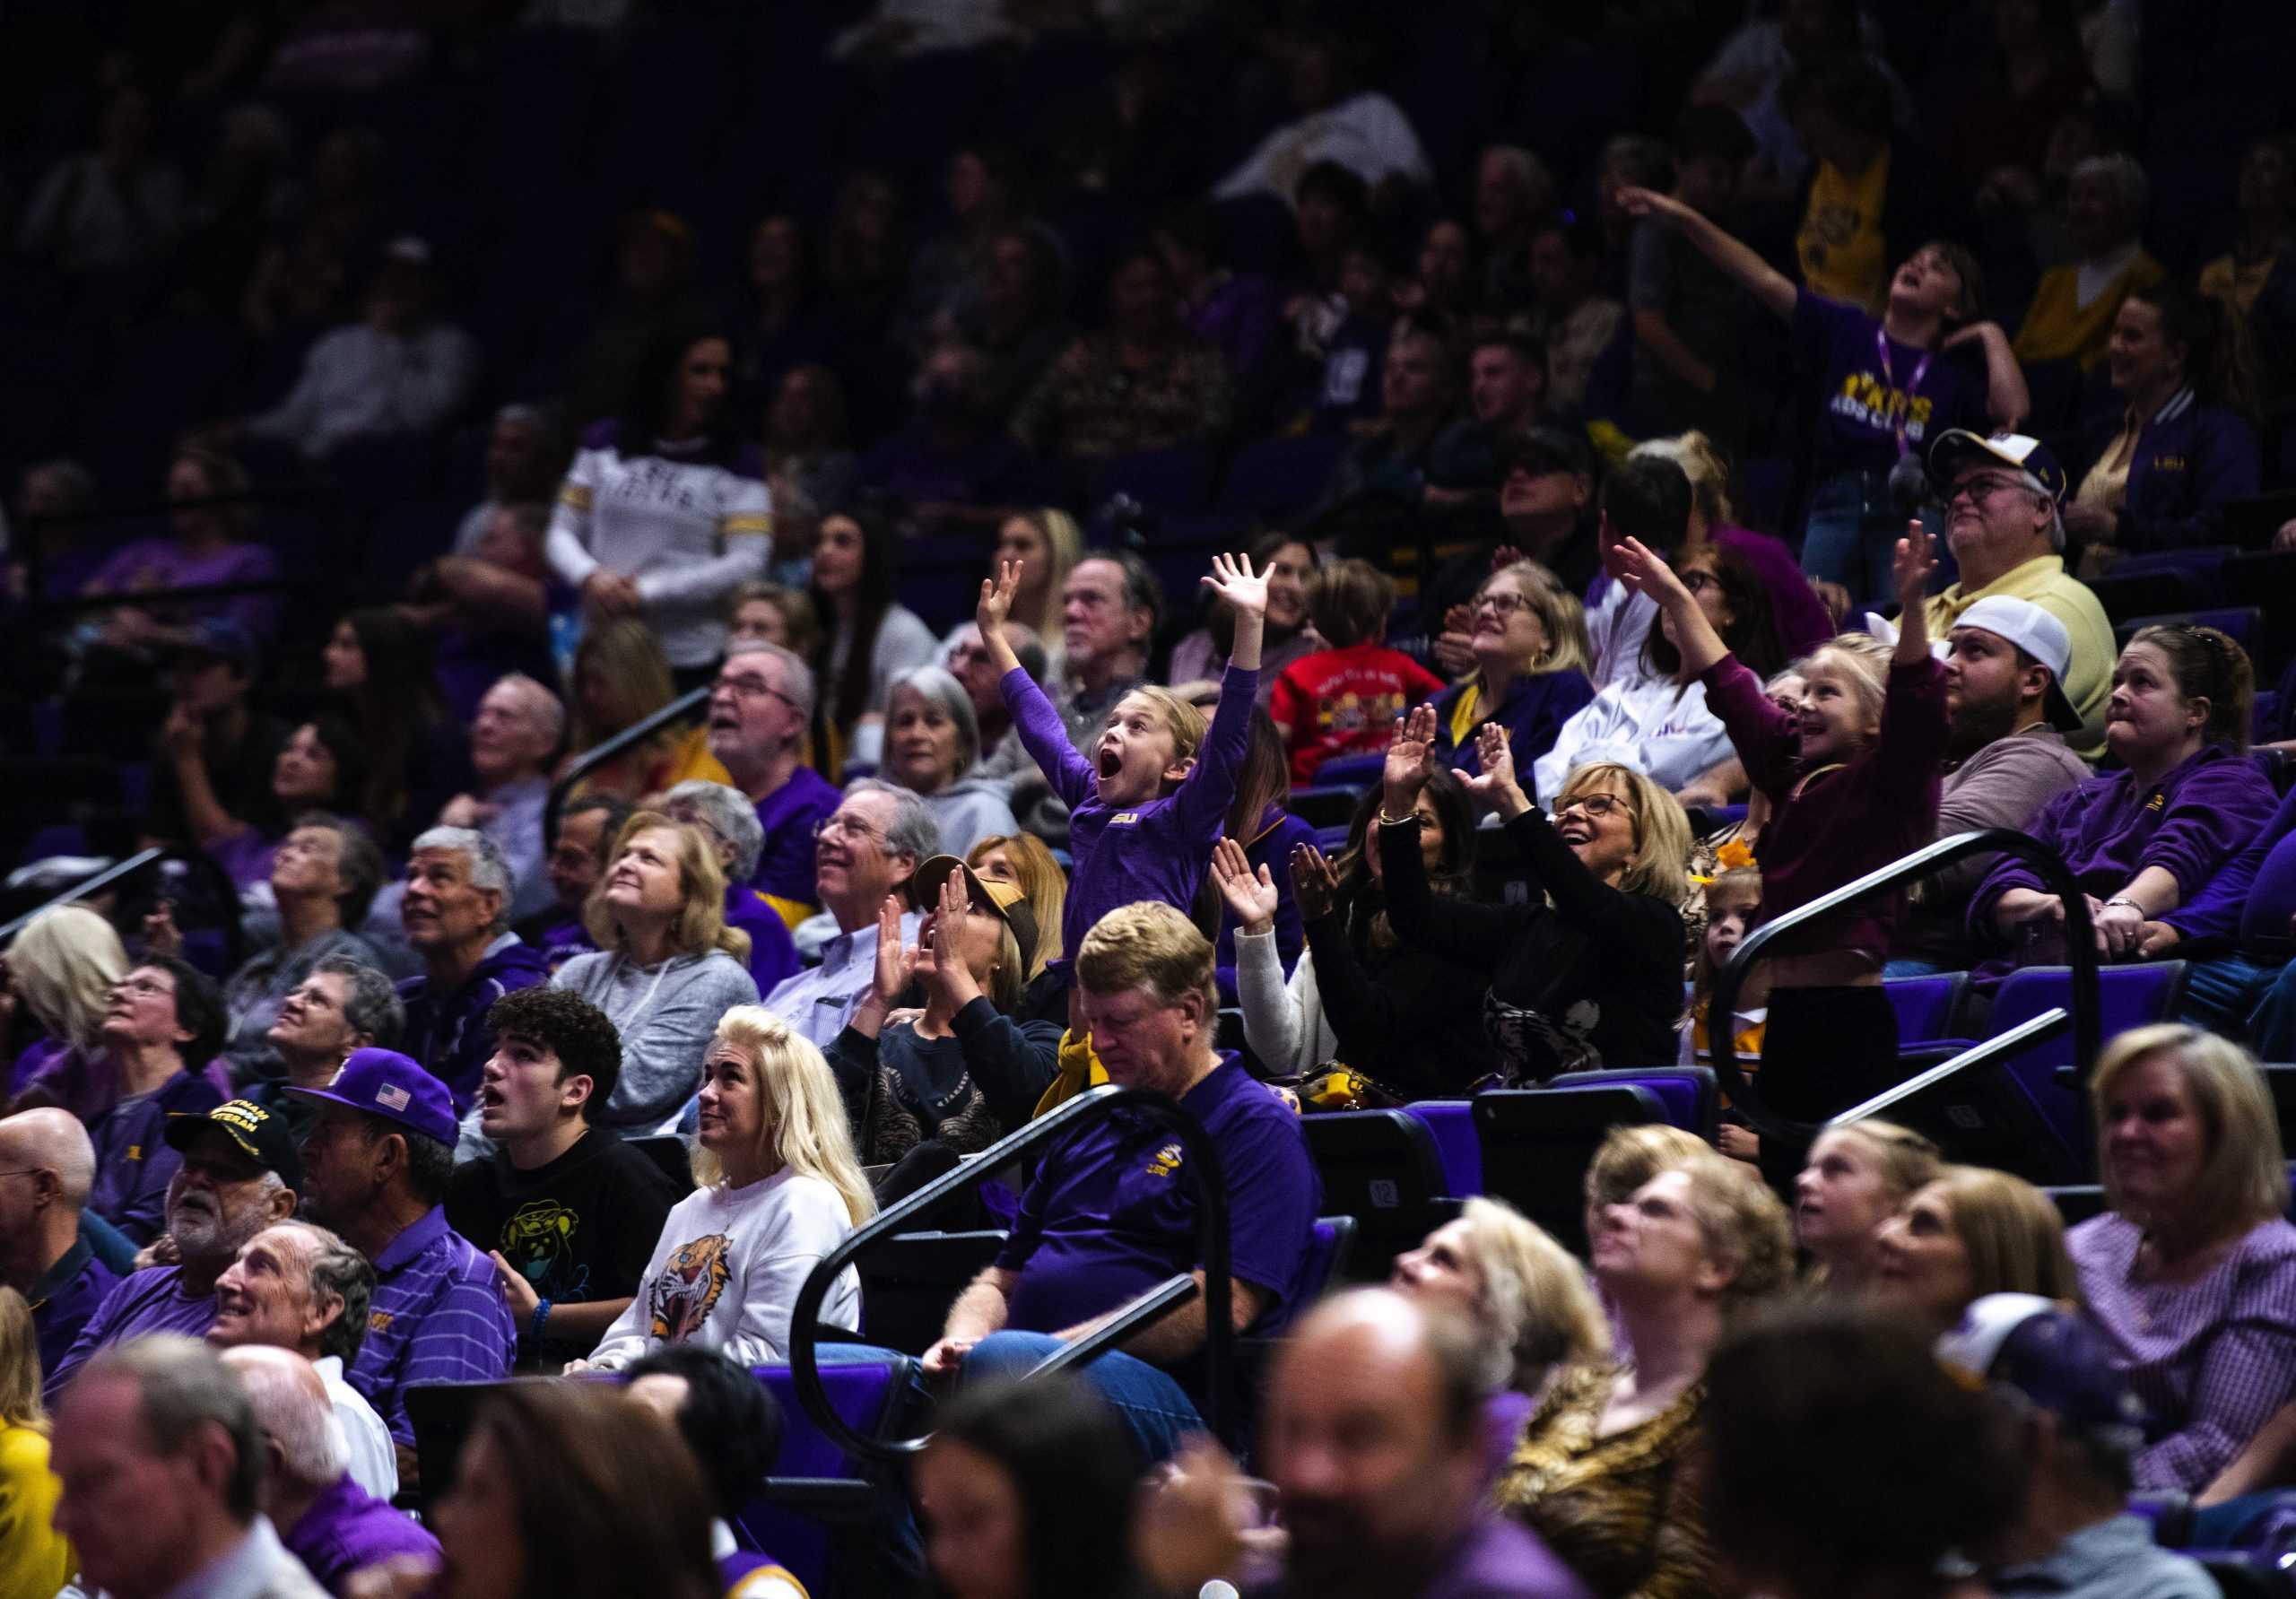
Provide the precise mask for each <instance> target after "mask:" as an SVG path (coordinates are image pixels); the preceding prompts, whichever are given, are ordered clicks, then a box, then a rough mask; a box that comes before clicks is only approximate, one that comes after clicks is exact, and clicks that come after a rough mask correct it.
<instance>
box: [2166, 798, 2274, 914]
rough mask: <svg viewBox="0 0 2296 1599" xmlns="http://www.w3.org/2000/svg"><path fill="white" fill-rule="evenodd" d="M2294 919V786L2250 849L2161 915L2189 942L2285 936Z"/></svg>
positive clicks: (2232, 859) (2226, 864)
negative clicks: (2192, 893)
mask: <svg viewBox="0 0 2296 1599" xmlns="http://www.w3.org/2000/svg"><path fill="white" fill-rule="evenodd" d="M2292 918H2296V789H2292V790H2291V791H2290V793H2289V795H2288V797H2287V798H2286V799H2284V800H2282V801H2281V802H2280V809H2279V810H2277V811H2275V812H2274V813H2273V814H2272V820H2271V821H2267V822H2266V823H2265V824H2264V828H2263V830H2261V831H2260V832H2258V833H2257V836H2256V837H2255V838H2254V839H2251V840H2250V841H2249V844H2248V847H2247V848H2246V849H2243V850H2242V851H2240V853H2239V854H2238V855H2236V856H2233V857H2232V858H2231V860H2229V861H2227V862H2225V863H2224V865H2223V867H2222V869H2221V870H2220V871H2219V872H2218V873H2216V875H2215V876H2213V877H2212V878H2210V879H2209V880H2208V883H2207V886H2206V887H2205V888H2203V889H2202V890H2201V891H2200V892H2198V893H2197V894H2194V895H2191V896H2190V897H2189V898H2187V899H2186V900H2185V902H2184V903H2183V904H2182V905H2180V906H2179V907H2178V908H2176V909H2174V910H2172V911H2170V912H2169V913H2168V914H2167V915H2165V916H2163V917H2161V920H2162V921H2164V922H2166V923H2168V924H2169V926H2171V927H2174V928H2175V929H2176V930H2177V932H2178V934H2179V936H2180V937H2182V938H2184V939H2186V940H2187V941H2189V940H2192V939H2196V938H2239V939H2240V940H2241V941H2242V942H2243V943H2245V942H2247V941H2248V940H2251V939H2264V938H2286V937H2287V936H2288V935H2289V925H2290V922H2291V920H2292Z"/></svg>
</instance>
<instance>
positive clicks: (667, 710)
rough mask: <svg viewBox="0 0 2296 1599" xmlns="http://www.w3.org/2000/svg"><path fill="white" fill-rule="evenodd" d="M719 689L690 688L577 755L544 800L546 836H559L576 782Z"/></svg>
mask: <svg viewBox="0 0 2296 1599" xmlns="http://www.w3.org/2000/svg"><path fill="white" fill-rule="evenodd" d="M714 692H715V690H714V689H713V688H712V687H711V686H710V685H709V684H708V683H704V684H703V685H702V686H701V687H700V688H698V689H689V690H687V691H685V692H684V693H683V694H681V695H679V696H678V697H677V698H676V699H674V700H671V701H670V702H669V703H668V704H667V705H665V706H664V707H662V708H661V709H659V710H657V711H656V712H654V713H653V715H651V716H647V717H639V719H638V720H636V721H635V722H632V723H631V725H630V726H627V727H625V728H623V729H622V731H621V732H620V733H617V734H614V735H613V737H612V738H610V739H608V740H606V741H605V742H604V743H602V744H593V745H592V746H591V747H590V748H588V749H587V750H585V751H583V752H581V753H580V754H579V755H577V756H576V757H575V758H574V760H573V761H572V763H571V764H570V765H569V766H568V767H567V769H566V770H565V773H564V774H563V775H562V776H561V777H560V778H559V779H558V781H556V782H555V783H552V785H551V786H550V798H549V799H547V800H545V801H544V803H543V812H542V836H543V837H544V838H545V839H554V838H556V837H557V836H558V813H559V812H560V811H561V809H563V808H564V806H565V804H566V795H567V793H568V791H569V790H570V789H571V788H572V787H573V786H574V785H575V784H577V783H578V782H580V781H581V780H582V779H583V778H587V777H588V776H589V775H590V774H591V773H592V772H594V771H596V769H598V768H599V767H601V766H604V764H605V763H606V762H607V761H609V760H613V758H614V757H615V756H617V755H619V754H621V753H622V752H623V751H624V750H627V749H629V748H630V747H631V745H632V744H639V743H645V742H646V741H647V740H648V738H651V737H652V736H653V735H654V734H657V733H659V732H660V731H661V730H662V729H663V728H665V727H666V726H669V725H670V724H671V723H673V722H682V721H683V720H684V719H685V717H686V715H687V713H688V712H690V711H691V710H693V709H694V708H696V707H698V706H703V705H707V704H709V696H710V695H711V694H712V693H714ZM608 841H609V842H611V841H612V840H608Z"/></svg>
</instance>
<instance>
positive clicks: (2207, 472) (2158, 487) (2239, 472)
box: [2074, 388, 2257, 551]
mask: <svg viewBox="0 0 2296 1599" xmlns="http://www.w3.org/2000/svg"><path fill="white" fill-rule="evenodd" d="M2124 425H2125V423H2124V422H2123V421H2121V419H2119V418H2116V419H2115V420H2114V421H2112V422H2110V423H2109V424H2108V425H2107V427H2106V428H2105V429H2104V430H2103V431H2102V432H2101V433H2100V435H2099V436H2098V437H2096V438H2095V439H2092V440H2091V441H2090V444H2091V453H2090V456H2089V462H2090V465H2095V464H2096V463H2097V462H2098V461H2099V460H2100V459H2101V458H2102V457H2103V456H2105V455H2106V454H2107V453H2108V452H2109V451H2110V450H2111V449H2112V448H2113V446H2114V445H2115V444H2117V443H2118V442H2119V439H2120V432H2121V429H2122V427H2123V426H2124ZM2083 474H2084V475H2085V469H2084V473H2083ZM2074 481H2075V482H2078V481H2079V479H2078V478H2076V479H2075V480H2074ZM2256 491H2257V436H2256V430H2254V429H2252V428H2250V427H2249V426H2248V423H2247V422H2246V421H2242V420H2241V418H2240V415H2239V413H2238V412H2234V411H2227V410H2225V409H2224V408H2223V407H2222V406H2221V405H2204V404H2201V403H2200V400H2199V397H2198V396H2197V395H2195V394H2194V392H2193V391H2192V390H2191V389H2189V388H2186V389H2180V390H2179V391H2178V392H2177V394H2176V395H2173V396H2171V397H2170V401H2169V403H2168V404H2165V405H2163V406H2161V409H2160V410H2158V411H2156V412H2154V413H2152V421H2148V422H2146V423H2145V424H2144V427H2142V428H2140V429H2138V430H2137V433H2136V451H2135V454H2134V455H2132V456H2130V457H2129V461H2128V485H2127V488H2126V491H2125V492H2124V493H2123V495H2122V497H2121V516H2120V526H2119V527H2118V529H2117V530H2116V531H2115V533H2114V534H2113V539H2112V542H2113V543H2115V544H2117V545H2118V546H2119V547H2120V548H2121V549H2124V550H2129V551H2145V550H2179V549H2183V548H2185V547H2186V546H2187V545H2191V544H2213V543H2218V542H2219V539H2220V536H2221V534H2222V531H2223V523H2224V505H2225V502H2226V501H2227V500H2246V499H2247V498H2248V496H2250V495H2252V494H2254V493H2255V492H2256Z"/></svg>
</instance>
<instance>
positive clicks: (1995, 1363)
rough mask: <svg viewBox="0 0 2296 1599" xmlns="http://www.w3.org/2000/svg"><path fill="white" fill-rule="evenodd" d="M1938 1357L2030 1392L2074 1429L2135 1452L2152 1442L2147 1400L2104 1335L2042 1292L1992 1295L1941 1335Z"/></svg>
mask: <svg viewBox="0 0 2296 1599" xmlns="http://www.w3.org/2000/svg"><path fill="white" fill-rule="evenodd" d="M1937 1358H1938V1359H1939V1360H1942V1361H1944V1363H1945V1364H1946V1365H1947V1366H1949V1367H1954V1368H1958V1369H1960V1370H1961V1371H1962V1372H1964V1373H1966V1374H1967V1375H1968V1376H1970V1377H1975V1378H1976V1379H1977V1380H1979V1381H1980V1382H1991V1383H1999V1384H2001V1385H2002V1386H2005V1387H2010V1388H2013V1389H2015V1390H2016V1391H2017V1392H2018V1393H2020V1394H2022V1395H2024V1396H2025V1397H2026V1398H2027V1399H2028V1400H2030V1401H2031V1403H2033V1405H2034V1406H2035V1407H2036V1408H2038V1409H2040V1410H2045V1411H2048V1412H2050V1413H2051V1414H2052V1415H2055V1416H2056V1417H2057V1418H2058V1420H2060V1421H2063V1422H2064V1423H2065V1425H2066V1427H2067V1428H2069V1429H2075V1430H2080V1431H2083V1432H2086V1433H2089V1434H2090V1435H2092V1437H2095V1438H2098V1439H2099V1440H2100V1442H2104V1443H2108V1444H2110V1445H2113V1446H2115V1447H2119V1448H2123V1449H2126V1450H2129V1451H2134V1450H2135V1449H2136V1448H2137V1447H2139V1446H2140V1445H2142V1444H2143V1443H2144V1430H2145V1423H2146V1421H2147V1420H2148V1418H2147V1416H2146V1414H2145V1410H2144V1401H2142V1400H2140V1399H2138V1398H2137V1396H2136V1395H2135V1391H2134V1390H2133V1389H2131V1388H2130V1386H2129V1385H2128V1377H2127V1374H2126V1373H2125V1372H2124V1371H2122V1370H2121V1369H2120V1367H2119V1366H2118V1364H2117V1363H2116V1362H2115V1361H2114V1359H2113V1350H2112V1345H2111V1344H2110V1343H2108V1342H2107V1341H2106V1339H2105V1337H2104V1334H2101V1333H2099V1332H2098V1331H2097V1330H2096V1329H2095V1328H2094V1327H2092V1326H2091V1325H2089V1324H2088V1323H2087V1322H2085V1321H2083V1320H2082V1319H2081V1317H2078V1316H2075V1315H2074V1314H2073V1313H2072V1312H2070V1311H2068V1310H2066V1309H2064V1308H2060V1307H2059V1306H2058V1305H2057V1302H2056V1301H2055V1300H2053V1299H2043V1298H2042V1297H2041V1296H2040V1295H2039V1294H2029V1293H1996V1294H1987V1295H1985V1296H1984V1297H1983V1298H1981V1299H1974V1300H1972V1301H1971V1302H1970V1308H1968V1309H1967V1310H1966V1311H1964V1312H1963V1313H1962V1315H1961V1325H1958V1326H1956V1327H1955V1328H1954V1329H1953V1330H1952V1332H1950V1333H1947V1334H1944V1336H1943V1337H1941V1338H1940V1339H1938V1341H1937Z"/></svg>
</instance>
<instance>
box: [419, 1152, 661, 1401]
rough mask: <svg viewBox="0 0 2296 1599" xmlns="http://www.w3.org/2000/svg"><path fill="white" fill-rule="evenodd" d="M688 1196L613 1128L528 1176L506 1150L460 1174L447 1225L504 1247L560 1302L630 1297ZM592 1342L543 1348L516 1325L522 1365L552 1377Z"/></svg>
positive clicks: (482, 1244)
mask: <svg viewBox="0 0 2296 1599" xmlns="http://www.w3.org/2000/svg"><path fill="white" fill-rule="evenodd" d="M683 1197H684V1196H683V1194H681V1193H680V1192H679V1190H678V1188H677V1186H676V1185H674V1183H673V1182H672V1181H671V1180H670V1178H669V1177H668V1176H667V1175H666V1174H665V1173H664V1171H663V1170H662V1169H661V1168H660V1167H658V1166H657V1165H655V1164H654V1162H653V1161H652V1160H648V1159H647V1157H646V1156H645V1154H644V1153H643V1152H641V1151H638V1150H635V1149H632V1148H631V1146H630V1145H629V1144H627V1143H623V1142H622V1137H621V1135H620V1134H617V1133H615V1132H614V1131H613V1129H612V1128H611V1127H593V1128H591V1129H590V1131H589V1132H588V1133H587V1134H584V1135H583V1137H582V1139H581V1140H580V1142H578V1143H576V1144H575V1145H574V1147H573V1148H572V1149H570V1150H568V1151H566V1152H565V1153H564V1154H562V1155H561V1156H559V1157H558V1159H557V1160H552V1161H551V1162H550V1163H549V1164H548V1165H546V1166H538V1167H536V1168H535V1169H534V1170H532V1171H520V1170H518V1169H517V1168H516V1167H514V1166H512V1165H511V1164H510V1157H509V1155H508V1154H506V1153H504V1152H503V1151H500V1150H497V1151H494V1153H493V1154H491V1155H490V1156H488V1157H487V1158H486V1159H484V1160H467V1161H465V1162H464V1163H463V1164H462V1165H460V1166H457V1168H455V1177H454V1186H453V1187H451V1188H450V1189H449V1190H448V1195H447V1221H448V1225H449V1226H451V1227H452V1228H453V1229H454V1230H456V1231H457V1232H458V1233H460V1234H462V1236H463V1237H465V1238H468V1239H469V1240H470V1241H471V1242H472V1243H473V1244H475V1245H476V1246H477V1247H479V1248H481V1249H498V1250H500V1251H501V1254H502V1257H503V1258H504V1259H505V1260H507V1261H509V1263H510V1264H511V1265H513V1266H514V1267H516V1268H517V1270H518V1271H520V1272H522V1273H525V1275H526V1281H527V1282H531V1283H533V1284H534V1288H535V1293H536V1294H538V1295H539V1296H541V1297H542V1298H543V1299H549V1300H551V1301H552V1302H553V1303H555V1304H561V1305H568V1304H578V1303H581V1302H582V1301H585V1300H589V1299H626V1298H628V1297H629V1296H630V1295H631V1294H634V1293H636V1292H637V1291H638V1283H639V1279H640V1278H642V1277H643V1276H644V1275H645V1274H646V1263H647V1262H648V1260H649V1259H650V1258H652V1256H653V1253H654V1246H655V1244H657V1242H659V1241H660V1239H661V1236H662V1222H663V1219H664V1218H665V1217H666V1216H667V1215H668V1214H669V1212H670V1207H671V1206H672V1205H674V1204H676V1203H677V1202H678V1201H679V1200H680V1199H681V1198H683ZM592 1346H593V1345H592V1343H591V1342H589V1341H578V1342H576V1343H567V1342H565V1341H563V1340H561V1339H555V1338H553V1339H548V1340H545V1341H544V1342H542V1343H535V1340H534V1338H533V1337H532V1336H531V1335H530V1334H528V1332H527V1329H526V1324H525V1323H523V1322H521V1323H520V1324H519V1326H518V1359H519V1363H520V1364H521V1365H531V1364H540V1365H542V1366H544V1367H545V1368H546V1369H552V1370H555V1369H557V1367H558V1366H559V1365H561V1364H562V1363H563V1362H565V1361H568V1360H580V1359H582V1358H583V1357H584V1356H586V1355H587V1354H588V1353H589V1352H590V1350H591V1348H592Z"/></svg>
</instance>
